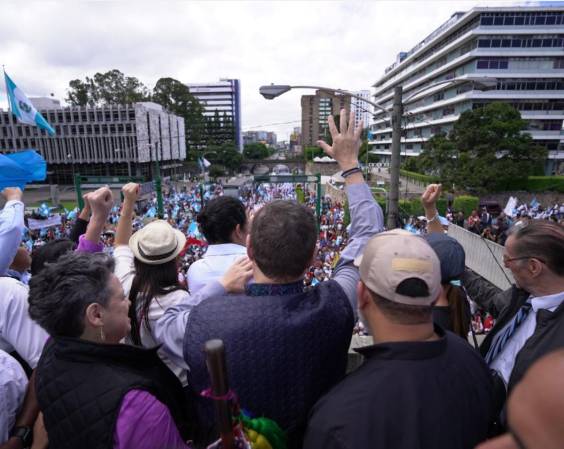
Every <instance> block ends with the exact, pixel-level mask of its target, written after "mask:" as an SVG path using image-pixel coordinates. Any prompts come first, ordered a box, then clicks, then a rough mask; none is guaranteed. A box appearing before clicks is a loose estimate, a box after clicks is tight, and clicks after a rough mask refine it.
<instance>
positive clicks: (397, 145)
mask: <svg viewBox="0 0 564 449" xmlns="http://www.w3.org/2000/svg"><path fill="white" fill-rule="evenodd" d="M464 82H472V83H473V86H474V87H476V86H477V85H482V86H484V85H485V86H488V85H490V83H497V78H493V77H483V76H482V77H472V76H466V75H463V76H462V77H459V78H452V79H448V80H439V81H437V82H435V83H431V84H429V85H427V86H423V87H422V88H421V89H418V90H416V91H415V92H413V93H411V94H410V95H408V96H407V98H405V99H402V95H403V86H397V87H395V88H394V96H393V102H392V108H391V111H390V110H389V109H388V108H386V107H384V106H382V105H381V104H378V103H375V102H373V101H370V100H367V99H366V98H363V97H361V96H359V95H356V94H354V93H352V92H349V91H346V90H343V89H333V88H330V87H321V86H290V85H287V84H270V85H266V86H261V87H260V89H259V92H260V94H261V95H262V96H263V97H264V98H266V99H267V100H272V99H274V98H276V97H278V96H280V95H282V94H284V93H286V92H288V91H290V90H292V89H316V90H322V91H325V92H337V93H340V94H343V95H348V96H351V97H353V98H356V99H359V100H361V101H364V102H365V103H367V104H369V105H371V106H373V107H374V108H376V109H379V110H380V111H382V112H383V113H384V114H387V115H390V116H391V119H392V149H391V160H390V191H389V196H388V198H389V202H388V220H387V227H388V229H393V228H395V227H396V225H397V221H398V218H399V175H400V156H401V120H402V117H403V106H404V105H405V104H407V103H408V102H410V101H411V100H413V98H414V97H415V96H417V95H419V94H420V93H422V92H424V91H426V90H428V89H432V88H433V87H435V86H439V85H442V84H459V83H464Z"/></svg>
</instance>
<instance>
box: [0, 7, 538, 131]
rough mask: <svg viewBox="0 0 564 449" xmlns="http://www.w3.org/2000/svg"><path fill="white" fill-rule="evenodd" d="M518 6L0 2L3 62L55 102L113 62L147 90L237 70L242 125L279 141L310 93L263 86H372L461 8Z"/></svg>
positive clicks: (29, 88) (1, 100) (27, 88)
mask: <svg viewBox="0 0 564 449" xmlns="http://www.w3.org/2000/svg"><path fill="white" fill-rule="evenodd" d="M515 3H516V2H515V1H493V0H492V1H480V0H474V1H465V0H461V1H448V0H443V1H422V0H417V1H416V0H412V1H409V0H403V1H402V0H394V1H376V0H372V1H258V0H257V1H235V0H231V1H222V2H219V1H218V2H211V1H206V2H203V1H201V2H196V1H160V0H152V1H147V2H143V1H125V0H124V1H88V2H86V1H78V0H75V1H70V0H67V1H48V0H44V1H36V2H30V1H27V0H18V1H14V2H12V1H11V0H2V13H1V14H0V64H3V65H5V68H6V71H7V72H8V74H9V75H10V76H11V77H12V79H13V80H14V81H15V82H16V84H17V85H18V86H19V87H20V88H21V89H22V90H23V91H24V92H26V94H28V96H47V95H49V94H50V93H54V94H55V97H56V98H59V99H64V97H65V96H66V89H67V88H68V82H69V81H70V80H72V79H75V78H81V79H82V78H84V77H85V76H92V75H93V74H94V73H96V72H99V71H107V70H110V69H114V68H115V69H119V70H121V71H122V72H124V73H125V74H126V75H131V76H136V77H138V78H139V79H140V80H141V81H142V82H143V83H144V84H145V85H146V86H148V87H150V88H152V87H153V86H154V84H155V82H156V81H157V80H158V79H159V78H161V77H165V76H170V77H173V78H176V79H178V80H180V81H182V82H186V83H190V82H209V81H217V80H219V78H239V79H240V80H241V84H242V115H243V130H249V129H264V130H271V131H275V132H277V133H278V135H279V140H281V139H287V138H288V135H289V133H290V132H291V130H292V128H293V127H294V126H299V124H300V123H299V120H300V96H301V95H303V94H304V93H308V92H305V91H292V92H289V93H287V94H285V95H283V96H281V97H279V98H278V99H276V100H272V101H267V100H265V99H263V98H262V97H261V96H260V95H259V93H258V89H259V87H260V86H261V85H263V84H268V83H271V82H274V83H277V84H314V85H321V86H328V87H337V88H342V89H347V90H360V89H368V88H370V86H371V85H372V84H373V83H374V82H375V81H376V80H377V79H378V78H379V77H380V76H381V75H382V74H383V71H384V68H385V67H387V66H388V65H390V64H391V63H392V62H393V61H394V59H395V56H396V54H397V53H398V52H399V51H405V50H409V49H410V48H411V47H413V46H414V45H415V44H417V43H418V42H419V41H420V40H422V39H423V38H424V37H425V36H426V35H427V34H429V33H430V32H431V31H433V30H434V29H435V28H436V27H438V26H439V25H441V24H442V23H443V22H445V21H446V20H447V19H448V18H449V17H450V16H451V15H452V14H453V13H454V12H456V11H466V10H468V9H471V8H472V7H473V6H476V5H481V6H486V5H500V4H503V5H510V4H515ZM528 3H530V2H528ZM0 85H1V86H2V87H1V88H0V107H4V108H5V107H6V102H5V94H4V84H3V83H0ZM281 123H283V124H281Z"/></svg>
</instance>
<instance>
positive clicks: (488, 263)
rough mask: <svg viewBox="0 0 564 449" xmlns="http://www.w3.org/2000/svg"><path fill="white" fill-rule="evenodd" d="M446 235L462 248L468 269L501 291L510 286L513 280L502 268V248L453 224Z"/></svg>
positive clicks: (509, 273) (509, 272)
mask: <svg viewBox="0 0 564 449" xmlns="http://www.w3.org/2000/svg"><path fill="white" fill-rule="evenodd" d="M448 235H450V236H451V237H453V238H455V239H456V240H457V241H458V242H459V243H460V244H461V245H462V247H463V248H464V251H465V252H466V266H467V267H468V268H470V269H471V270H472V271H474V272H476V273H477V274H479V275H480V276H482V277H483V278H484V279H486V280H487V281H489V282H491V283H492V284H494V285H495V286H496V287H498V288H500V289H502V290H505V289H507V288H509V287H510V286H511V284H512V283H513V282H514V280H513V276H512V274H511V271H510V270H508V269H507V268H505V267H504V266H503V246H501V245H498V244H497V243H495V242H492V241H490V240H487V239H484V238H482V237H480V236H479V235H478V234H474V233H473V232H470V231H467V230H466V229H464V228H461V227H460V226H456V225H454V224H451V225H450V226H449V227H448Z"/></svg>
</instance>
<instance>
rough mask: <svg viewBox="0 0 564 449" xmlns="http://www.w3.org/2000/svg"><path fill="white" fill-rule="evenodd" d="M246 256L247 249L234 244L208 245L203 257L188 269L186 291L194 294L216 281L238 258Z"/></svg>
mask: <svg viewBox="0 0 564 449" xmlns="http://www.w3.org/2000/svg"><path fill="white" fill-rule="evenodd" d="M246 255H247V248H246V247H244V246H242V245H237V244H235V243H222V244H219V245H210V246H208V249H207V251H206V253H205V254H204V257H202V258H201V259H200V260H197V261H196V262H194V263H193V264H192V265H190V268H189V269H188V290H190V293H196V292H197V291H198V290H200V289H201V288H202V287H203V286H204V285H206V284H207V283H208V282H210V281H217V280H219V279H220V278H221V276H223V274H224V273H225V272H226V271H227V269H228V268H229V267H230V266H231V265H233V262H235V260H237V259H238V258H239V257H242V256H246Z"/></svg>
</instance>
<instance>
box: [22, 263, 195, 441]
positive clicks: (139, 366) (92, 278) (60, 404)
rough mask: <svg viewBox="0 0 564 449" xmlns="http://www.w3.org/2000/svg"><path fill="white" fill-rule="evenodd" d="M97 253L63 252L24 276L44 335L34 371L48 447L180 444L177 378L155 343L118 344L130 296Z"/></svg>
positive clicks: (183, 427)
mask: <svg viewBox="0 0 564 449" xmlns="http://www.w3.org/2000/svg"><path fill="white" fill-rule="evenodd" d="M113 269H114V262H113V260H112V259H111V258H110V257H109V256H107V255H105V254H102V253H99V254H80V253H69V254H66V255H64V256H62V257H61V258H60V259H59V261H58V262H56V263H53V264H48V265H46V266H45V268H44V269H43V270H42V271H41V272H40V273H39V274H38V275H36V276H33V277H32V279H31V281H30V293H29V314H30V316H31V318H32V319H34V320H35V321H36V322H37V323H38V324H39V325H41V326H42V327H43V328H44V329H45V330H46V331H47V332H48V333H49V335H50V336H51V338H50V340H49V341H48V343H47V344H46V346H45V349H44V351H43V354H42V355H41V358H40V360H39V364H38V366H37V370H36V391H37V398H38V402H39V406H40V409H41V411H42V412H43V417H44V422H45V427H46V430H47V433H48V436H49V446H50V447H55V448H58V449H64V448H69V449H71V448H72V449H75V448H77V447H80V448H82V449H90V448H97V449H98V448H108V449H110V448H114V449H116V448H119V449H126V448H127V449H129V448H131V449H133V448H135V449H145V448H146V449H149V448H151V449H157V448H162V449H165V448H186V447H187V446H186V443H185V441H186V440H187V438H188V437H189V434H188V425H187V422H186V411H185V405H184V395H183V390H182V386H181V384H180V382H179V381H178V379H177V378H176V377H175V376H174V375H173V374H172V373H171V372H170V371H169V370H168V369H167V367H166V366H165V365H164V364H163V363H162V361H161V360H160V359H159V357H158V355H157V352H156V349H144V348H139V347H135V346H129V345H123V344H120V342H121V341H122V340H123V339H124V337H125V336H126V335H127V334H128V332H129V330H130V320H129V316H128V310H129V305H130V302H129V300H128V299H127V297H126V296H125V295H124V293H123V289H122V287H121V284H120V282H119V280H118V279H117V277H116V276H115V275H114V274H113Z"/></svg>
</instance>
